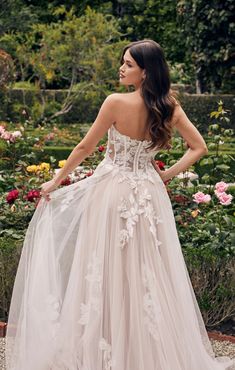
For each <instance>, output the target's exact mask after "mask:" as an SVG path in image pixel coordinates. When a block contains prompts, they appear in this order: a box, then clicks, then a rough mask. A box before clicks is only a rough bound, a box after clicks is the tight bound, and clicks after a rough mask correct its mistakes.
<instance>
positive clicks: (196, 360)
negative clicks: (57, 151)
mask: <svg viewBox="0 0 235 370" xmlns="http://www.w3.org/2000/svg"><path fill="white" fill-rule="evenodd" d="M149 144H150V142H149V141H147V140H144V141H140V140H135V139H131V138H130V137H128V136H126V135H123V134H121V133H120V132H119V131H117V129H116V128H115V127H114V126H111V128H110V129H109V132H108V145H107V150H106V153H105V158H104V159H103V160H102V161H101V162H100V164H99V165H98V167H97V168H96V170H95V172H94V174H93V175H92V176H90V177H88V178H86V179H84V180H82V181H80V182H77V183H74V184H71V185H69V186H66V187H63V188H60V189H57V190H55V191H53V192H52V193H50V197H51V200H50V201H49V202H47V201H45V200H44V199H41V200H40V202H39V204H38V206H37V208H36V210H35V212H34V215H33V217H32V219H31V222H30V224H29V227H28V230H27V233H26V237H25V241H24V246H23V250H22V254H21V259H20V262H19V266H18V270H17V275H16V279H15V284H14V289H13V295H12V300H11V306H10V313H9V320H8V327H7V336H6V359H7V370H32V369H33V370H222V369H230V368H231V369H232V364H234V362H233V361H232V360H230V359H229V358H228V357H220V358H218V357H217V358H215V355H214V353H213V350H212V346H211V343H210V341H209V338H208V336H207V332H206V329H205V326H204V322H203V319H202V316H201V313H200V310H199V307H198V304H197V301H196V298H195V294H194V291H193V288H192V285H191V281H190V278H189V275H188V271H187V268H186V265H185V261H184V258H183V255H182V251H181V246H180V243H179V239H178V235H177V231H176V226H175V220H174V215H173V211H172V206H171V203H170V200H169V197H168V194H167V191H166V188H165V185H164V183H163V182H162V180H161V178H160V176H159V174H158V173H157V172H156V171H155V169H154V168H153V166H152V163H151V159H152V158H153V156H154V154H155V153H156V151H154V150H149V149H148V146H149ZM229 366H230V367H229Z"/></svg>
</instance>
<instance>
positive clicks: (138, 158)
mask: <svg viewBox="0 0 235 370" xmlns="http://www.w3.org/2000/svg"><path fill="white" fill-rule="evenodd" d="M150 143H151V141H150V140H137V139H131V138H130V137H129V136H127V135H124V134H121V133H120V132H119V131H118V130H117V129H116V128H115V127H114V126H113V125H112V126H111V127H110V129H109V130H108V145H107V150H106V153H105V162H109V163H112V164H113V165H116V166H118V167H121V169H122V170H124V171H128V172H129V171H130V172H138V171H141V172H142V171H145V170H147V169H152V168H153V165H152V163H151V160H152V158H153V157H154V154H155V153H156V149H148V147H149V145H150Z"/></svg>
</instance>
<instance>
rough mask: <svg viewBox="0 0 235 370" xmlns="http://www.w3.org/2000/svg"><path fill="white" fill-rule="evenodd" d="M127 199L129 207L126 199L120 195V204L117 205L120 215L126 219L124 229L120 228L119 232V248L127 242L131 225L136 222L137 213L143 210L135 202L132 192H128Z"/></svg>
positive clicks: (131, 229) (131, 233) (130, 233)
mask: <svg viewBox="0 0 235 370" xmlns="http://www.w3.org/2000/svg"><path fill="white" fill-rule="evenodd" d="M129 201H130V207H128V203H127V201H126V200H125V199H124V198H123V197H122V198H121V205H120V206H119V207H118V211H119V212H120V217H122V218H124V219H125V220H126V229H122V230H121V234H120V243H121V248H123V247H124V246H125V244H126V243H127V242H128V240H129V238H131V237H132V236H133V230H134V228H133V227H134V225H135V224H136V223H137V221H138V219H139V215H140V214H141V213H143V212H144V211H143V209H141V208H139V207H138V203H137V202H136V200H135V198H134V196H133V194H130V196H129Z"/></svg>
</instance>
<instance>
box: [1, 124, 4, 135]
mask: <svg viewBox="0 0 235 370" xmlns="http://www.w3.org/2000/svg"><path fill="white" fill-rule="evenodd" d="M4 132H5V128H4V127H3V126H2V125H0V135H2V134H3V133H4Z"/></svg>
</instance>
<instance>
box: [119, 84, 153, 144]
mask: <svg viewBox="0 0 235 370" xmlns="http://www.w3.org/2000/svg"><path fill="white" fill-rule="evenodd" d="M116 96H117V99H118V104H119V109H118V112H117V115H116V117H117V118H116V121H115V123H114V126H115V128H116V129H117V130H118V131H119V132H120V133H121V134H123V135H126V136H129V137H130V138H133V139H137V140H151V138H150V135H149V132H148V125H147V120H148V111H147V107H146V105H145V103H144V100H143V98H142V97H141V95H140V93H139V92H138V91H135V92H131V93H122V94H116Z"/></svg>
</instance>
